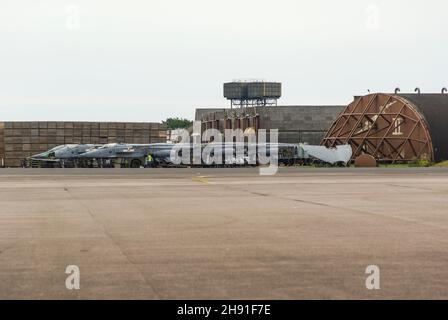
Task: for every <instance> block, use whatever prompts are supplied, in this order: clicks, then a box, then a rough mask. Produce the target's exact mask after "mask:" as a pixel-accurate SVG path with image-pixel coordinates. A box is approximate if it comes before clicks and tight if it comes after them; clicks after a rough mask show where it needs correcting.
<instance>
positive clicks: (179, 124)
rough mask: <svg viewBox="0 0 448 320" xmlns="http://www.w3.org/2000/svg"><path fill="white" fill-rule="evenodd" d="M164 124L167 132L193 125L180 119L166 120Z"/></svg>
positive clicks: (189, 121)
mask: <svg viewBox="0 0 448 320" xmlns="http://www.w3.org/2000/svg"><path fill="white" fill-rule="evenodd" d="M165 123H166V126H167V127H168V129H169V130H174V129H187V128H189V127H191V126H192V125H193V121H191V120H188V119H181V118H168V119H166V121H165Z"/></svg>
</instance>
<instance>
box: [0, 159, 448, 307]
mask: <svg viewBox="0 0 448 320" xmlns="http://www.w3.org/2000/svg"><path fill="white" fill-rule="evenodd" d="M68 265H76V266H78V267H79V269H80V290H68V289H67V288H66V278H67V277H68V276H69V275H67V274H66V273H65V271H66V267H67V266H68ZM370 265H376V266H378V267H379V268H380V284H381V285H380V286H381V289H380V290H367V289H366V278H367V277H368V274H366V268H367V267H368V266H370ZM431 298H433V299H448V169H444V168H438V169H432V168H431V169H410V168H409V169H408V168H405V169H392V168H390V169H338V168H334V169H311V168H282V169H281V170H280V171H279V173H278V174H277V175H275V176H260V175H259V174H258V170H257V169H256V168H251V169H134V170H125V169H103V170H100V169H0V299H431Z"/></svg>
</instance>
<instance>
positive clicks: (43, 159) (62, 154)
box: [27, 144, 101, 167]
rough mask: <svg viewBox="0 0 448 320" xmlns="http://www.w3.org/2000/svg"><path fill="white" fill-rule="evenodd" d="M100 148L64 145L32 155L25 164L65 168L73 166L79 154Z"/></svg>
mask: <svg viewBox="0 0 448 320" xmlns="http://www.w3.org/2000/svg"><path fill="white" fill-rule="evenodd" d="M99 147H101V145H95V144H66V145H60V146H57V147H54V148H52V149H50V150H48V151H45V152H42V153H39V154H36V155H33V156H31V157H29V158H27V162H28V163H31V162H39V163H40V164H44V166H46V165H45V163H46V164H49V163H53V165H52V166H55V165H56V166H60V167H65V166H66V165H67V164H69V166H74V162H75V159H77V158H78V156H79V155H80V154H83V153H85V152H87V151H91V150H95V149H96V148H99Z"/></svg>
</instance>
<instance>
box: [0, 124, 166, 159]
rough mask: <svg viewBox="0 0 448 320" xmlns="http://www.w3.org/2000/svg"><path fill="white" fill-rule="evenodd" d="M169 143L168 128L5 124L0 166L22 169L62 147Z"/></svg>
mask: <svg viewBox="0 0 448 320" xmlns="http://www.w3.org/2000/svg"><path fill="white" fill-rule="evenodd" d="M116 142H123V143H160V142H166V125H165V124H160V123H122V122H2V123H0V165H1V161H2V159H3V165H4V166H6V167H19V166H21V162H22V160H23V159H25V158H26V157H29V156H31V155H34V154H37V153H40V152H44V151H46V150H49V149H51V148H54V147H55V146H58V145H63V144H80V143H92V144H106V143H116Z"/></svg>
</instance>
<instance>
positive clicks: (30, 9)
mask: <svg viewBox="0 0 448 320" xmlns="http://www.w3.org/2000/svg"><path fill="white" fill-rule="evenodd" d="M447 9H448V2H447V1H445V0H427V1H421V0H370V1H364V0H339V1H334V0H313V1H310V0H307V1H302V0H275V1H274V0H270V1H266V0H225V1H222V0H188V1H186V0H126V1H124V0H122V1H118V0H72V1H65V0H0V41H1V43H0V120H90V121H160V120H164V119H166V118H167V117H170V116H181V117H187V118H191V119H192V118H193V115H194V109H195V108H196V107H225V106H227V105H228V102H227V101H226V100H225V99H224V98H223V97H222V83H223V82H226V81H231V80H234V79H259V80H266V81H268V80H269V81H281V82H282V83H283V97H282V99H281V100H280V104H348V103H349V102H350V101H351V99H352V96H353V95H357V94H364V93H366V92H367V89H370V90H371V91H372V92H374V91H382V92H391V91H392V90H393V89H394V88H395V87H396V86H400V87H401V89H402V92H403V91H411V90H413V89H414V88H415V87H417V86H418V87H421V89H422V91H423V92H440V90H441V88H442V87H443V86H448V62H447V61H448V58H447V57H448V44H447V33H448V13H447Z"/></svg>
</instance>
